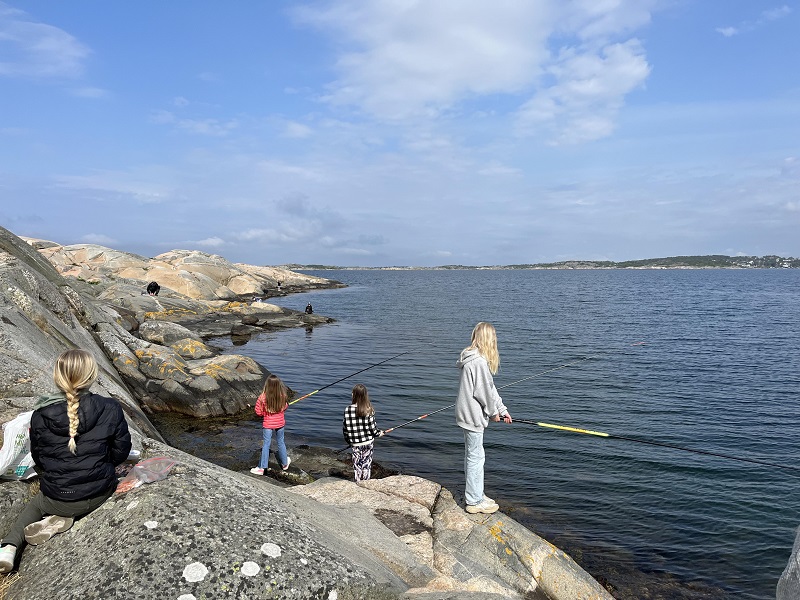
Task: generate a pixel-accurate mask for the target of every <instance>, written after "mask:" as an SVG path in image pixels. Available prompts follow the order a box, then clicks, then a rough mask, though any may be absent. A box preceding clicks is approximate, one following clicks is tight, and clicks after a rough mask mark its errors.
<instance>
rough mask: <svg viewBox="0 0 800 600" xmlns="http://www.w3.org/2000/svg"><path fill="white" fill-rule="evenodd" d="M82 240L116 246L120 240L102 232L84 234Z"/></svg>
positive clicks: (88, 242)
mask: <svg viewBox="0 0 800 600" xmlns="http://www.w3.org/2000/svg"><path fill="white" fill-rule="evenodd" d="M80 240H81V241H82V242H86V243H87V244H97V245H98V246H107V247H112V248H113V247H114V245H115V244H118V243H119V242H118V241H117V240H116V239H114V238H112V237H109V236H107V235H104V234H102V233H87V234H86V235H84V236H81V238H80Z"/></svg>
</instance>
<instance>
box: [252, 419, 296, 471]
mask: <svg viewBox="0 0 800 600" xmlns="http://www.w3.org/2000/svg"><path fill="white" fill-rule="evenodd" d="M262 431H263V432H264V445H263V446H261V460H260V461H259V463H258V466H259V467H260V468H261V469H266V468H267V467H268V466H269V445H270V443H271V442H272V432H273V431H274V432H275V441H276V442H277V444H278V451H277V453H276V454H277V455H278V463H279V464H280V466H281V468H283V466H284V465H285V464H286V463H287V462H289V460H288V455H287V454H286V442H284V441H283V427H281V428H280V429H274V430H273V429H267V428H266V427H264V428H263V430H262Z"/></svg>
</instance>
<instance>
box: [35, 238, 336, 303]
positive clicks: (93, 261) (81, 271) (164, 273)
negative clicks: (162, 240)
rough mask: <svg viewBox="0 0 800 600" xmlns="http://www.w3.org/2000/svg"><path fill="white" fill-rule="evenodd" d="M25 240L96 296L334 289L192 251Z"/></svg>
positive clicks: (224, 296)
mask: <svg viewBox="0 0 800 600" xmlns="http://www.w3.org/2000/svg"><path fill="white" fill-rule="evenodd" d="M25 239H26V240H27V241H28V243H29V244H31V245H35V246H36V247H37V248H39V251H40V252H41V253H42V255H44V256H45V257H46V258H47V259H48V260H49V261H50V262H51V263H53V264H54V265H55V266H56V269H57V270H58V271H59V272H60V273H61V274H63V275H65V276H67V277H70V278H74V279H76V280H79V281H82V282H85V283H88V284H91V285H93V286H95V288H96V291H97V293H101V292H104V291H105V290H107V288H109V287H110V286H113V285H119V284H123V285H132V286H134V287H135V288H136V289H137V290H139V291H143V290H144V288H145V287H146V286H147V284H148V283H149V282H150V281H156V282H158V284H159V285H160V286H161V292H160V293H159V297H161V296H165V295H169V294H170V293H175V294H177V295H180V296H183V297H186V298H190V299H202V300H234V299H236V298H241V297H243V296H254V295H257V296H260V295H264V294H267V295H270V294H271V295H274V294H276V293H279V291H278V282H281V286H282V288H283V289H284V290H285V289H288V288H291V289H292V290H302V289H315V288H320V287H331V286H333V285H334V283H332V282H331V281H329V280H327V279H323V278H321V277H313V276H311V275H304V274H302V273H295V272H292V271H288V270H286V269H280V268H277V267H256V266H253V265H243V264H235V263H231V262H230V261H228V260H226V259H225V258H223V257H221V256H219V255H216V254H208V253H205V252H199V251H196V250H171V251H169V252H165V253H163V254H159V255H158V256H156V257H154V258H146V257H144V256H140V255H138V254H132V253H129V252H121V251H119V250H114V249H112V248H106V247H104V246H99V245H97V244H73V245H68V246H59V245H57V244H55V243H53V242H46V241H44V240H35V239H32V238H25ZM87 289H88V288H87ZM126 295H127V294H126Z"/></svg>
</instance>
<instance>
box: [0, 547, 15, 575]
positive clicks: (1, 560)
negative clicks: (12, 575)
mask: <svg viewBox="0 0 800 600" xmlns="http://www.w3.org/2000/svg"><path fill="white" fill-rule="evenodd" d="M16 556H17V547H16V546H12V545H11V544H8V545H7V546H3V547H2V548H0V573H8V572H9V571H11V570H12V569H13V568H14V559H15V558H16Z"/></svg>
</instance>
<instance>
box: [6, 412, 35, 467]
mask: <svg viewBox="0 0 800 600" xmlns="http://www.w3.org/2000/svg"><path fill="white" fill-rule="evenodd" d="M32 414H33V411H32V410H29V411H28V412H24V413H20V414H19V415H17V416H16V417H15V418H14V419H12V420H11V421H9V422H8V423H3V447H2V448H0V479H16V480H20V479H30V478H31V477H34V476H35V475H36V471H35V470H34V469H33V458H31V438H30V434H29V430H30V426H31V415H32Z"/></svg>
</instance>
